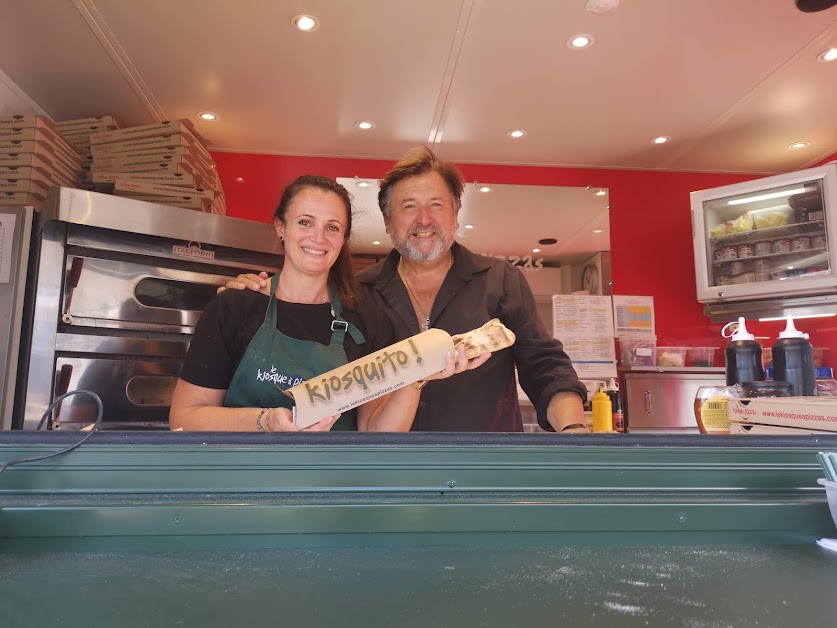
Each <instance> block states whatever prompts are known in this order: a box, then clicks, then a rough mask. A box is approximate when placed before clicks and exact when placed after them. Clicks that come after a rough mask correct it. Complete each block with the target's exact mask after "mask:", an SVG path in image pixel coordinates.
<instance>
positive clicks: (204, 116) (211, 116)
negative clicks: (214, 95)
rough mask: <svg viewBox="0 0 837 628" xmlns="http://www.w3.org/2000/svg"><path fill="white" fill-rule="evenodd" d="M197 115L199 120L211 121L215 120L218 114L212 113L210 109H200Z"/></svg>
mask: <svg viewBox="0 0 837 628" xmlns="http://www.w3.org/2000/svg"><path fill="white" fill-rule="evenodd" d="M198 117H199V118H200V119H201V120H207V121H212V120H217V119H218V114H217V113H212V112H211V111H201V112H200V113H199V114H198Z"/></svg>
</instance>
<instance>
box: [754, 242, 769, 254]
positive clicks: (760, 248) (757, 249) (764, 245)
mask: <svg viewBox="0 0 837 628" xmlns="http://www.w3.org/2000/svg"><path fill="white" fill-rule="evenodd" d="M753 252H754V253H755V254H756V256H757V257H761V256H762V255H770V254H771V253H773V242H772V241H771V240H760V241H758V242H756V243H755V244H754V245H753Z"/></svg>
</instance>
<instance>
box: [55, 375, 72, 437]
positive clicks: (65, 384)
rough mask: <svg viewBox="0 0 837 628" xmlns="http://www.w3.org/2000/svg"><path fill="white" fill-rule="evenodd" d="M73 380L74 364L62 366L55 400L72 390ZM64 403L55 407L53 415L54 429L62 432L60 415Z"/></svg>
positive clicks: (56, 386)
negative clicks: (71, 382) (71, 381)
mask: <svg viewBox="0 0 837 628" xmlns="http://www.w3.org/2000/svg"><path fill="white" fill-rule="evenodd" d="M72 378H73V365H72V364H64V365H62V366H61V370H60V371H59V372H58V382H57V383H56V385H55V397H54V398H55V399H58V397H60V396H61V395H63V394H64V393H65V392H67V391H68V390H69V389H70V380H71V379H72ZM63 403H64V402H63V401H62V402H61V403H59V404H58V405H57V406H56V407H55V414H54V415H53V420H52V429H54V430H60V429H61V426H60V424H59V422H58V415H60V414H61V405H62V404H63Z"/></svg>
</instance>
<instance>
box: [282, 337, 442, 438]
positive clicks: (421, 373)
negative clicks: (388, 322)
mask: <svg viewBox="0 0 837 628" xmlns="http://www.w3.org/2000/svg"><path fill="white" fill-rule="evenodd" d="M451 352H453V340H452V339H451V337H450V334H448V333H447V332H446V331H443V330H441V329H435V328H434V329H428V330H427V331H425V332H422V333H420V334H418V335H416V336H412V337H410V338H407V339H406V340H402V341H401V342H396V343H395V344H393V345H390V346H388V347H386V348H385V349H381V350H380V351H376V352H375V353H370V354H369V355H367V356H365V357H363V358H360V359H359V360H355V361H354V362H349V363H348V364H346V365H344V366H340V367H338V368H336V369H332V370H331V371H329V372H328V373H323V374H322V375H319V376H317V377H312V378H311V379H309V380H308V381H307V382H303V383H302V384H299V385H297V386H294V387H293V388H289V389H288V390H286V391H285V392H286V393H288V394H289V395H291V396H292V397H293V398H294V401H295V406H294V421H295V422H296V425H297V427H299V428H300V429H302V428H305V427H308V426H309V425H313V424H314V423H316V422H317V421H322V420H323V419H325V418H328V417H330V416H334V415H335V414H342V413H343V412H347V411H348V410H351V409H352V408H356V407H357V406H359V405H362V404H364V403H366V402H367V401H371V400H372V399H376V398H377V397H380V396H382V395H386V394H387V393H390V392H392V391H393V390H398V389H399V388H402V387H403V386H406V385H407V384H412V383H414V382H418V381H421V380H422V379H424V378H426V377H427V376H428V375H433V374H434V373H438V372H439V371H441V370H444V368H445V359H446V356H447V354H448V353H451Z"/></svg>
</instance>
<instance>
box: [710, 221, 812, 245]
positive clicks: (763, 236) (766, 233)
mask: <svg viewBox="0 0 837 628" xmlns="http://www.w3.org/2000/svg"><path fill="white" fill-rule="evenodd" d="M818 232H820V233H825V223H824V222H823V221H822V220H814V221H812V222H795V223H792V224H789V225H782V226H781V227H765V228H764V229H751V230H749V231H741V232H739V233H725V234H723V235H719V236H712V237H711V238H709V242H710V243H712V244H721V245H726V244H741V243H744V242H756V241H758V240H772V239H774V238H792V237H793V236H798V235H812V234H813V235H816V234H817V233H818Z"/></svg>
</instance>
